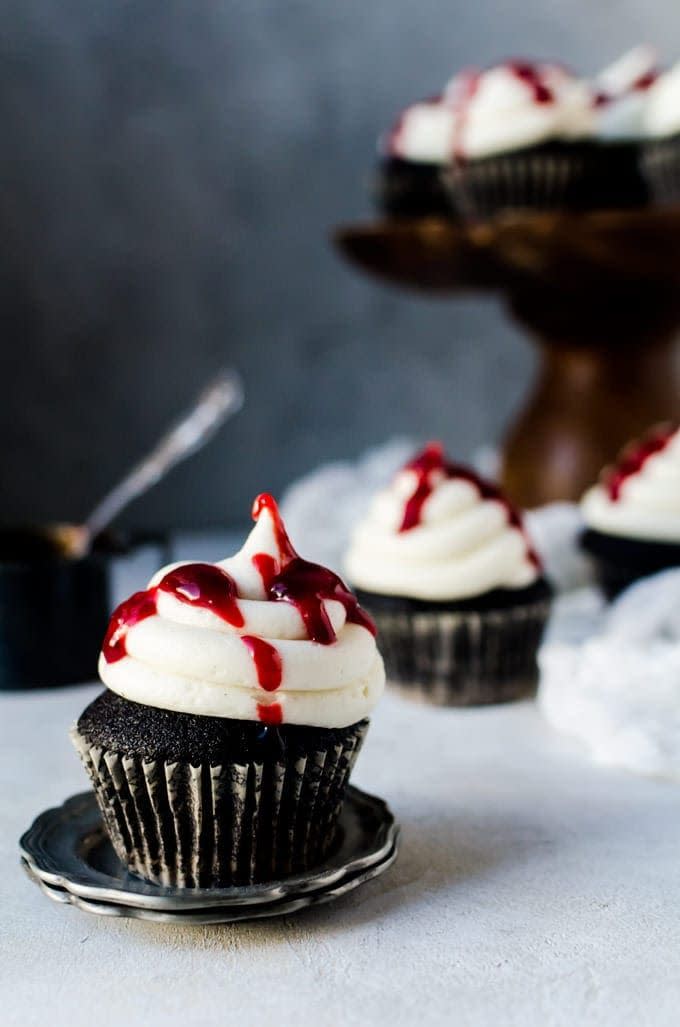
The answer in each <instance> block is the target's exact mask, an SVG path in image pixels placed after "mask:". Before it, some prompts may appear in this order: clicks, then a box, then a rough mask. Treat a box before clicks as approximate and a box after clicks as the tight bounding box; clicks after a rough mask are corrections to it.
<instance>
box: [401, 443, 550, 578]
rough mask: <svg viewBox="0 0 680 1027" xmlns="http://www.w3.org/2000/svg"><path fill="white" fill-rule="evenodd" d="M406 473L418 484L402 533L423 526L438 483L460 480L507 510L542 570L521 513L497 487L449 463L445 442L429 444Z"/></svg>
mask: <svg viewBox="0 0 680 1027" xmlns="http://www.w3.org/2000/svg"><path fill="white" fill-rule="evenodd" d="M404 470H405V471H413V472H414V473H415V475H416V479H417V481H416V487H415V489H414V491H413V492H412V494H411V495H410V497H409V498H408V499H407V501H406V504H405V505H404V515H403V518H402V521H401V524H400V526H399V531H400V532H404V531H410V530H411V529H412V528H415V527H416V526H417V525H418V524H421V523H422V516H423V507H424V506H425V503H426V501H427V500H428V499H429V498H430V496H431V495H432V492H433V491H434V488H435V485H436V484H437V481H439V480H441V479H442V478H446V479H450V478H459V479H461V480H462V481H467V482H469V483H470V485H474V487H475V488H476V489H477V491H478V492H479V495H480V498H481V499H487V500H493V501H494V502H496V503H500V504H501V506H502V507H503V509H504V510H505V513H506V516H507V519H508V524H510V525H511V527H513V528H517V530H518V531H520V532H521V533H522V535H523V537H524V541H525V543H526V547H527V556H528V558H529V560H530V561H531V563H532V564H533V565H534V567H536V569H537V570H540V568H541V561H540V558H539V556H538V553H537V552H536V550H535V549H534V548H533V546H532V545H531V543H530V542H529V539H528V537H527V534H526V531H525V529H524V524H523V523H522V518H521V516H520V514H519V512H518V511H517V510H516V509H515V507H514V506H513V505H512V503H510V501H509V500H508V499H506V497H505V496H504V495H503V494H502V492H501V491H500V489H499V488H498V487H497V486H496V485H492V484H491V482H489V481H485V480H484V479H483V478H480V477H479V475H477V474H475V472H474V471H472V470H470V468H468V467H464V466H462V465H461V464H456V463H453V462H452V461H450V460H447V459H446V457H445V456H444V447H443V446H442V444H441V442H428V444H427V445H426V446H425V448H424V449H423V450H422V451H421V452H420V453H418V454H417V456H415V457H414V458H413V460H410V461H409V462H408V463H407V464H406V465H405V466H404Z"/></svg>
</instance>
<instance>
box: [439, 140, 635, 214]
mask: <svg viewBox="0 0 680 1027" xmlns="http://www.w3.org/2000/svg"><path fill="white" fill-rule="evenodd" d="M442 180H443V182H444V184H445V186H446V187H447V188H448V190H449V193H450V196H451V202H452V205H453V207H454V209H455V210H456V211H457V212H458V213H459V214H461V215H462V216H463V217H467V218H488V217H491V216H492V215H494V214H496V213H498V212H499V211H501V210H524V209H526V210H592V209H597V208H600V207H605V208H610V209H611V208H614V207H622V208H625V207H632V206H637V205H640V204H642V203H644V202H645V201H646V198H647V187H646V184H645V181H644V178H643V175H642V173H641V171H640V166H639V155H638V151H637V148H636V147H635V146H633V145H632V144H625V143H622V144H611V145H609V146H604V145H603V146H596V145H593V144H585V145H582V146H579V145H576V144H570V145H568V146H564V147H560V146H558V145H554V146H551V145H546V146H544V147H536V148H534V149H527V150H525V151H521V150H520V151H516V152H514V153H507V154H499V155H498V156H495V157H487V158H484V159H480V160H474V161H466V162H462V163H460V164H453V165H452V166H451V167H450V168H448V169H447V170H446V171H444V172H442Z"/></svg>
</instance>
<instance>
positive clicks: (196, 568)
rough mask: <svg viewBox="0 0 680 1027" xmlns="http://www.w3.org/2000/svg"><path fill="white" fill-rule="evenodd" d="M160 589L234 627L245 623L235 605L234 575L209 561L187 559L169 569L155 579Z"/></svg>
mask: <svg viewBox="0 0 680 1027" xmlns="http://www.w3.org/2000/svg"><path fill="white" fill-rule="evenodd" d="M158 589H159V591H161V592H169V593H170V594H171V595H174V596H176V597H177V598H178V599H180V600H181V601H182V602H183V603H187V604H188V605H189V606H200V607H202V608H203V609H205V610H212V612H213V613H216V614H217V616H218V617H221V618H222V620H224V621H226V622H227V624H231V625H232V627H234V628H242V627H243V625H244V624H245V621H244V619H243V614H242V613H241V610H240V609H239V605H238V601H237V597H238V589H237V587H236V582H235V581H234V579H233V578H232V577H231V576H230V575H229V574H227V572H226V571H224V570H222V568H221V567H216V566H215V564H212V563H187V564H183V565H182V566H181V567H176V568H175V570H172V571H169V572H168V573H167V574H166V575H165V577H164V578H163V579H162V580H161V581H160V582H159V585H158Z"/></svg>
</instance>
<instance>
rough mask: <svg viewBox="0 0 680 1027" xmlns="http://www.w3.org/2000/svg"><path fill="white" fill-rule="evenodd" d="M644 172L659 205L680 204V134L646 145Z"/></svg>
mask: <svg viewBox="0 0 680 1027" xmlns="http://www.w3.org/2000/svg"><path fill="white" fill-rule="evenodd" d="M642 170H643V173H644V175H645V178H646V179H647V181H648V183H649V188H650V190H651V193H652V196H653V198H654V199H655V200H656V201H657V203H680V134H676V135H673V136H669V137H668V138H667V139H655V140H651V141H649V142H647V143H645V145H644V147H643V150H642Z"/></svg>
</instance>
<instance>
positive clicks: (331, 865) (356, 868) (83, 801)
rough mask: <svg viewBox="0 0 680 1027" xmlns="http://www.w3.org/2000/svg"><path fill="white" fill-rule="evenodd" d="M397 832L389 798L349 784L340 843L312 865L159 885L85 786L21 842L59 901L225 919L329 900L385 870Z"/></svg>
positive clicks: (104, 911)
mask: <svg viewBox="0 0 680 1027" xmlns="http://www.w3.org/2000/svg"><path fill="white" fill-rule="evenodd" d="M398 835H399V828H398V826H397V825H396V824H395V821H394V817H393V816H392V813H391V812H390V810H389V808H388V806H387V805H386V804H385V803H384V802H383V801H382V800H381V799H378V798H376V797H374V796H372V795H368V794H367V793H366V792H362V791H360V790H359V789H358V788H353V787H351V786H350V788H349V789H348V791H347V796H346V798H345V803H344V806H343V810H342V813H341V816H340V823H339V828H338V844H337V846H336V848H335V850H334V851H333V853H332V854H331V855H330V856H329V858H328V859H327V860H326V861H325V862H324V863H323V864H321V865H320V866H318V867H316V868H315V869H314V870H313V871H310V872H308V873H305V874H296V875H292V876H290V877H286V878H284V879H282V880H279V881H273V882H268V883H266V884H256V885H249V886H242V887H231V888H192V889H180V888H172V887H159V886H157V885H153V884H150V883H149V882H147V881H143V880H141V879H140V878H138V877H135V876H134V875H133V874H130V873H128V871H127V870H126V869H125V868H124V867H123V866H122V864H121V863H120V861H119V860H118V858H117V857H116V855H115V853H114V851H113V848H112V847H111V844H110V842H109V840H108V837H107V835H106V833H105V831H104V827H103V824H102V821H101V815H100V813H99V808H98V807H97V804H96V800H95V798H94V794H93V793H91V792H84V793H82V794H80V795H74V796H73V797H72V798H70V799H67V800H66V802H65V803H64V804H63V806H60V807H58V808H55V809H50V810H46V811H45V812H44V813H41V814H40V816H39V817H38V818H37V819H36V820H35V821H34V823H33V824H32V826H31V827H30V828H29V830H28V831H27V832H26V833H25V834H24V835H23V837H22V838H21V840H20V843H19V844H20V848H21V854H22V861H23V863H24V866H25V867H26V870H27V871H28V873H29V876H30V877H32V878H33V879H34V880H35V881H36V882H37V883H38V884H39V885H40V887H41V888H42V890H43V891H44V892H45V893H46V894H47V895H48V896H49V897H50V898H51V899H54V900H55V901H58V902H68V903H71V904H73V905H76V906H79V907H80V908H81V909H85V910H87V911H88V912H92V913H98V914H100V915H106V916H132V917H137V918H143V919H149V920H162V921H173V922H177V921H180V922H183V923H220V922H227V921H233V920H244V919H250V918H254V917H265V916H277V915H282V914H284V913H294V912H296V911H297V910H298V909H302V908H304V907H306V906H312V905H317V904H319V903H322V902H330V901H332V900H333V899H335V898H338V897H339V896H340V895H344V894H345V893H346V892H348V891H350V890H352V889H353V888H357V887H358V886H359V885H361V884H363V883H364V881H367V880H370V879H371V878H373V877H377V876H378V874H381V873H383V872H384V871H385V870H387V868H388V867H389V866H391V864H392V863H393V862H394V860H395V859H396V856H397V846H398Z"/></svg>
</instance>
